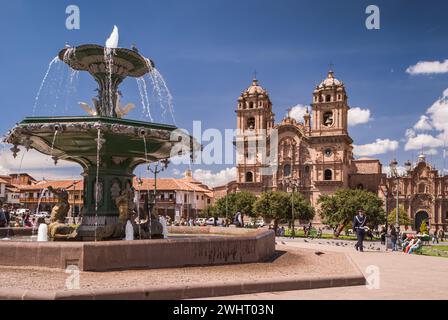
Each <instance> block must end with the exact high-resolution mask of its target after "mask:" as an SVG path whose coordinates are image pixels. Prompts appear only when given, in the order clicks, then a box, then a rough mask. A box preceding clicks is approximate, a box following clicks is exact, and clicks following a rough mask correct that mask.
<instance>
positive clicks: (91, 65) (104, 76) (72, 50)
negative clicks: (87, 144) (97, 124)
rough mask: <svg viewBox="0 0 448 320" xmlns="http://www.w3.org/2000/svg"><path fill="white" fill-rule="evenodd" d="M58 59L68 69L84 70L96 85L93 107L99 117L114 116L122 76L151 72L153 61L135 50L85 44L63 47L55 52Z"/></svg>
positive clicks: (137, 76) (140, 75)
mask: <svg viewBox="0 0 448 320" xmlns="http://www.w3.org/2000/svg"><path fill="white" fill-rule="evenodd" d="M59 59H60V60H62V61H64V62H65V63H66V64H68V65H69V66H70V67H71V68H73V69H75V70H79V71H87V72H89V73H90V74H91V75H92V77H93V78H94V79H95V80H96V82H97V83H98V85H99V88H98V89H99V90H98V100H97V103H96V105H95V108H96V109H97V114H98V115H99V116H106V117H117V113H116V107H117V106H116V102H117V95H118V86H119V85H120V83H121V82H122V81H123V80H124V79H125V78H126V77H134V78H139V77H142V76H144V75H145V74H147V73H149V72H151V71H152V69H153V68H154V67H155V66H154V62H153V61H151V60H150V59H146V58H145V57H143V56H142V55H140V54H139V53H138V52H137V50H129V49H125V48H105V47H102V46H99V45H94V44H87V45H81V46H78V47H67V48H65V49H63V50H61V51H60V52H59Z"/></svg>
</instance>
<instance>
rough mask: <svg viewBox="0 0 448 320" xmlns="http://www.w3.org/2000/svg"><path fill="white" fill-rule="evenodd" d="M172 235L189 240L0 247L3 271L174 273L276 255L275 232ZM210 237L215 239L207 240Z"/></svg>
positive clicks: (187, 231)
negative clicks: (72, 268)
mask: <svg viewBox="0 0 448 320" xmlns="http://www.w3.org/2000/svg"><path fill="white" fill-rule="evenodd" d="M175 228H176V227H172V228H171V231H172V232H175V233H183V234H186V235H187V234H192V233H196V232H198V230H201V231H200V232H201V233H203V234H204V236H198V235H194V236H191V237H185V238H179V239H176V238H174V239H173V238H171V239H166V240H142V241H109V242H64V243H62V242H47V243H38V242H0V265H3V266H19V267H21V266H23V267H45V268H57V269H65V268H66V267H67V266H68V265H77V266H78V267H79V268H80V270H82V271H107V270H126V269H139V268H147V269H148V268H149V269H154V268H174V267H186V266H204V265H222V264H236V263H254V262H263V261H266V260H268V259H270V258H271V257H272V256H273V255H274V253H275V237H274V233H273V231H271V230H267V229H259V230H247V229H236V228H214V227H207V228H200V229H199V228H188V227H181V228H180V229H179V230H175ZM207 234H213V235H209V236H207Z"/></svg>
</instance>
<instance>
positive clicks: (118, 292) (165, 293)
mask: <svg viewBox="0 0 448 320" xmlns="http://www.w3.org/2000/svg"><path fill="white" fill-rule="evenodd" d="M357 271H358V270H357ZM365 284H366V279H365V278H364V276H363V275H362V274H360V273H359V271H358V272H355V274H353V275H350V276H338V277H330V276H327V277H317V278H309V279H304V278H291V279H285V278H282V279H271V280H264V281H254V282H229V283H224V284H223V283H217V282H215V283H205V284H198V285H191V286H185V287H179V286H159V287H150V288H125V289H81V290H76V291H37V290H21V289H0V300H183V299H200V298H213V297H223V296H230V295H242V294H253V293H261V292H276V291H277V292H279V291H295V290H310V289H321V288H332V287H348V286H361V285H365Z"/></svg>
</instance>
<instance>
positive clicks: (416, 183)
mask: <svg viewBox="0 0 448 320" xmlns="http://www.w3.org/2000/svg"><path fill="white" fill-rule="evenodd" d="M407 167H408V168H407V170H406V172H405V174H404V175H402V176H400V177H398V178H393V177H388V178H387V179H384V180H383V183H382V185H381V190H382V192H381V193H382V195H383V197H384V198H386V199H387V208H388V211H389V212H390V211H391V210H394V209H395V208H396V207H397V185H398V200H399V201H398V203H399V206H400V207H403V208H404V210H405V211H406V213H407V214H408V216H409V218H411V221H412V222H413V223H412V227H413V229H414V230H417V231H418V230H420V225H421V224H422V222H423V221H424V220H426V222H427V224H428V226H429V227H430V228H431V229H438V228H443V229H444V230H446V227H447V215H448V176H446V175H444V176H442V175H440V174H439V172H438V171H437V170H436V169H435V168H434V167H432V166H431V165H430V164H429V163H428V162H427V161H426V158H425V156H424V155H423V154H422V155H420V156H419V158H418V162H417V163H416V164H414V165H411V163H408V165H407Z"/></svg>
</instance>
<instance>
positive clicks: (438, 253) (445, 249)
mask: <svg viewBox="0 0 448 320" xmlns="http://www.w3.org/2000/svg"><path fill="white" fill-rule="evenodd" d="M422 255H424V256H431V257H445V258H448V246H424V247H422Z"/></svg>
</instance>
